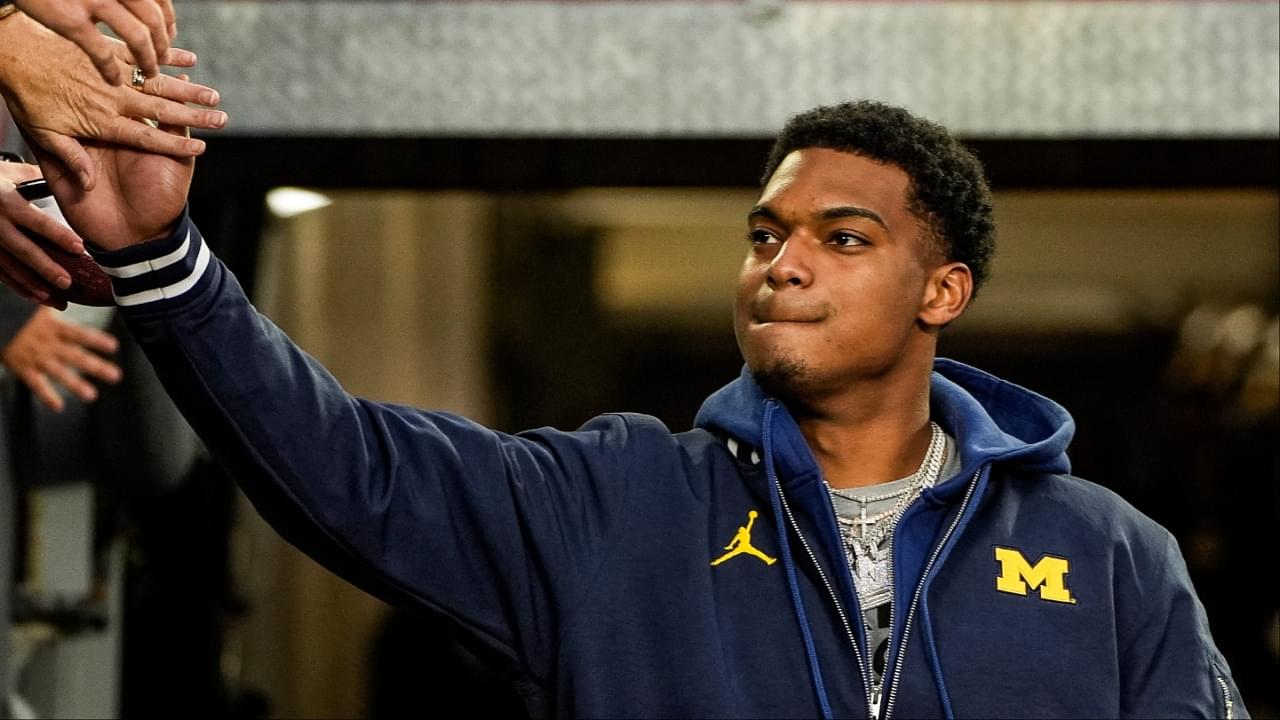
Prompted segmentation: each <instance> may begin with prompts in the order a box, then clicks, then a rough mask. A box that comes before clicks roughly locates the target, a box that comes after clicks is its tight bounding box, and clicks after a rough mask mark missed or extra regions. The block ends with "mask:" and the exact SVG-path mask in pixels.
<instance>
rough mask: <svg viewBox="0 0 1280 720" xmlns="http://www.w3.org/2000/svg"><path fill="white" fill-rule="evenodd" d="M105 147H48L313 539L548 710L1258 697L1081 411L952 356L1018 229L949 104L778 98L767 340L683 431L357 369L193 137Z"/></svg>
mask: <svg viewBox="0 0 1280 720" xmlns="http://www.w3.org/2000/svg"><path fill="white" fill-rule="evenodd" d="M90 150H91V151H92V152H93V153H95V154H96V156H97V157H96V159H97V160H98V162H99V165H100V166H101V167H103V168H106V172H104V173H103V181H101V182H99V185H98V187H97V188H96V189H95V190H94V191H92V192H90V193H88V194H83V195H78V194H77V193H76V192H75V185H74V183H73V182H72V181H71V179H70V178H69V177H67V176H66V174H65V172H64V171H63V170H61V169H60V168H57V167H55V166H54V165H53V164H50V165H49V166H48V167H46V174H47V175H48V176H49V180H50V182H51V184H52V186H53V187H54V189H55V193H56V194H57V196H58V199H59V201H60V203H62V204H63V211H64V213H65V214H66V215H67V217H68V218H69V219H70V221H71V223H72V225H73V226H74V227H75V228H76V230H77V231H79V232H80V233H81V234H82V235H83V236H84V237H85V238H86V239H87V240H89V241H90V242H92V243H94V244H96V245H97V246H98V247H99V248H102V251H99V252H98V253H97V258H98V260H99V262H100V264H101V265H102V266H103V267H104V268H106V269H107V271H108V273H109V274H111V275H112V276H113V278H114V280H113V282H114V288H115V294H116V297H117V300H118V302H119V304H120V305H121V306H122V309H123V312H124V313H125V314H126V315H127V316H128V317H129V320H130V325H131V329H132V331H133V333H134V334H135V336H136V337H137V339H138V341H139V342H140V343H141V344H142V345H143V346H144V347H145V348H146V350H147V353H148V355H149V356H150V357H151V359H152V362H153V363H154V364H155V366H156V368H157V370H158V371H159V373H160V375H161V377H162V379H163V380H164V382H165V384H166V386H167V388H168V390H169V392H170V393H171V394H172V395H173V397H174V398H175V400H177V401H178V403H179V405H180V407H182V409H183V411H184V412H185V413H186V415H187V417H188V418H189V419H190V420H191V422H192V424H193V425H194V426H195V427H196V428H197V430H198V431H199V432H200V433H201V435H202V436H203V437H204V439H205V441H206V443H207V444H208V445H209V447H210V448H211V449H212V450H213V451H214V453H215V454H216V455H217V456H218V457H219V458H220V459H221V460H222V462H223V463H225V464H226V465H227V467H228V468H229V469H230V470H231V471H232V473H233V474H234V475H235V476H236V477H237V478H238V480H239V481H240V483H241V484H242V486H243V487H244V489H245V492H246V493H247V494H248V495H249V497H250V498H251V499H252V500H253V501H254V502H255V504H256V505H257V507H258V509H259V510H260V511H261V512H262V514H263V515H264V516H265V517H266V518H267V519H268V520H269V521H270V522H272V523H273V524H274V526H275V527H276V528H277V529H278V530H279V532H280V533H281V534H282V535H284V536H285V537H286V538H287V539H289V540H290V541H291V542H293V543H295V544H296V545H298V546H299V547H301V548H302V549H304V550H305V551H306V552H308V553H310V554H311V555H312V556H313V557H315V558H317V559H318V560H320V561H321V562H323V563H325V564H326V565H327V566H328V567H330V568H331V569H333V570H334V571H335V572H337V573H339V574H341V575H343V576H344V577H346V578H347V579H349V580H351V581H352V582H354V583H356V584H358V585H360V586H362V587H364V588H365V589H367V590H369V591H370V592H373V593H375V594H377V595H379V596H381V597H384V598H386V599H388V600H390V601H392V602H407V603H416V604H418V605H421V606H423V607H426V608H429V609H430V610H432V611H434V612H437V613H440V614H442V615H444V616H447V617H448V618H450V619H452V621H453V622H455V623H456V624H457V625H458V626H459V627H460V628H461V629H462V630H464V631H465V632H466V633H467V634H468V635H469V636H470V637H471V638H472V639H473V640H474V642H475V643H477V644H478V645H480V646H484V647H486V648H487V649H488V650H490V651H492V652H493V653H495V654H496V655H497V657H499V658H501V659H502V661H504V662H505V663H506V664H507V665H508V666H509V667H510V669H511V671H512V673H513V676H514V678H515V684H516V687H517V689H518V690H519V691H520V692H521V694H522V695H523V697H524V698H525V699H526V702H527V703H528V706H529V708H530V710H531V712H532V713H533V714H534V715H538V716H543V715H576V716H587V717H606V716H607V717H615V716H638V717H660V716H682V717H694V716H697V717H814V716H818V715H822V716H827V717H867V716H878V717H882V718H889V717H944V716H956V717H974V716H980V717H1031V716H1061V717H1121V716H1134V717H1174V716H1217V717H1224V716H1225V717H1231V716H1236V717H1243V716H1245V712H1244V707H1243V705H1242V704H1241V701H1240V698H1239V696H1238V693H1237V692H1236V690H1235V687H1234V684H1233V683H1232V681H1231V676H1230V671H1229V670H1228V668H1227V666H1226V663H1225V661H1224V660H1223V658H1222V657H1221V655H1220V654H1219V653H1218V651H1217V649H1216V648H1215V646H1214V643H1213V640H1212V638H1211V637H1210V636H1209V632H1208V628H1207V624H1206V621H1205V617H1204V613H1203V611H1202V609H1201V607H1200V604H1199V602H1198V601H1197V600H1196V596H1195V593H1194V591H1193V590H1192V588H1191V585H1190V582H1189V580H1188V578H1187V573H1186V569H1185V567H1184V564H1183V561H1182V559H1181V557H1180V554H1179V552H1178V548H1177V546H1176V544H1175V542H1174V540H1173V538H1172V537H1171V536H1170V535H1169V534H1168V533H1167V532H1166V531H1164V530H1163V529H1161V528H1160V527H1158V526H1157V525H1155V524H1154V523H1153V522H1152V521H1150V520H1149V519H1147V518H1145V517H1144V516H1142V515H1141V514H1140V513H1138V512H1137V511H1136V510H1134V509H1133V508H1132V507H1130V506H1129V505H1128V504H1126V503H1125V502H1124V501H1122V500H1121V499H1119V498H1118V497H1116V496H1115V495H1114V494H1112V493H1110V492H1109V491H1107V490H1105V489H1103V488H1100V487H1098V486H1095V485H1092V484H1089V483H1087V482H1085V481H1083V480H1080V479H1078V478H1075V477H1072V476H1071V475H1069V474H1068V473H1069V464H1068V461H1067V457H1066V454H1065V450H1066V448H1067V444H1068V442H1069V440H1070V438H1071V434H1072V430H1073V424H1072V421H1071V418H1070V417H1069V416H1068V415H1067V413H1066V411H1064V410H1063V409H1062V408H1061V407H1059V406H1058V405H1056V404H1055V403H1053V402H1052V401H1050V400H1048V399H1046V398H1043V397H1041V396H1039V395H1036V394H1034V393H1032V392H1030V391H1027V390H1024V389H1022V388H1019V387H1017V386H1014V385H1011V384H1008V383H1005V382H1003V381H1001V380H998V379H996V378H994V377H991V376H989V375H986V374H984V373H982V372H981V371H978V370H975V369H973V368H969V367H965V366H963V365H959V364H957V363H953V362H949V361H945V360H936V361H935V359H934V353H935V346H936V341H937V336H938V333H939V332H940V331H941V329H942V328H943V327H945V326H946V325H947V324H948V323H951V322H953V321H955V320H956V319H957V318H959V316H960V315H961V314H962V313H963V312H964V310H965V308H966V307H967V305H968V303H969V302H970V300H971V299H972V297H973V293H974V291H975V290H976V288H977V287H978V286H979V285H980V283H981V281H982V279H983V278H984V276H985V274H986V264H987V259H988V257H989V256H990V253H991V248H992V235H993V225H992V220H991V209H990V202H989V197H988V191H987V189H986V184H985V181H984V179H983V177H982V171H981V168H980V166H979V165H978V163H977V162H976V161H975V160H974V159H973V158H972V157H971V156H970V155H969V154H968V153H967V152H966V151H965V150H964V149H963V148H962V147H961V146H960V145H959V144H958V143H957V142H956V141H955V140H954V139H952V138H951V137H950V136H949V135H948V134H947V133H946V131H945V130H943V129H942V128H940V127H938V126H936V125H933V124H931V123H928V122H926V121H923V120H920V119H918V118H915V117H912V116H911V115H909V114H908V113H906V112H905V111H903V110H900V109H896V108H891V107H887V106H884V105H880V104H876V103H868V102H861V103H851V104H845V105H840V106H837V107H831V108H819V109H817V110H814V111H812V112H809V113H806V114H804V115H801V116H799V117H797V118H795V119H794V120H792V122H791V123H790V124H788V126H787V128H786V129H784V130H783V132H782V134H781V136H780V137H779V139H778V142H777V145H776V146H775V149H774V151H773V153H772V156H771V158H770V160H769V163H768V167H767V171H766V175H765V184H764V188H763V191H762V193H761V196H760V199H759V201H758V203H757V205H756V207H754V208H753V209H751V210H750V212H749V213H748V217H747V221H748V243H747V247H746V248H745V250H746V260H745V262H744V264H743V267H742V273H741V278H740V283H739V287H738V292H737V299H736V303H735V311H734V315H735V318H734V323H735V330H736V333H737V337H738V341H739V344H740V347H741V349H742V353H743V356H744V358H745V360H746V367H745V369H744V370H743V373H742V375H741V376H740V377H739V378H738V379H737V380H735V381H733V382H732V383H730V384H729V385H728V386H726V387H725V388H723V389H721V390H720V391H718V392H716V393H715V394H714V395H712V396H711V397H710V398H708V400H707V401H706V403H705V404H704V405H703V407H702V409H701V411H700V413H699V415H698V419H697V422H696V425H697V427H696V428H695V429H693V430H690V431H687V432H681V433H673V432H671V431H670V430H668V429H667V428H666V427H664V426H663V425H662V424H660V423H659V422H658V421H656V420H655V419H653V418H649V417H644V416H638V415H626V414H618V415H606V416H602V417H598V418H596V419H594V420H592V421H590V422H588V423H587V424H586V425H584V426H583V427H582V428H580V429H579V430H577V431H576V432H561V431H556V430H550V429H540V430H534V431H530V432H526V433H522V434H519V435H514V436H513V435H506V434H502V433H498V432H494V431H492V430H488V429H486V428H483V427H481V426H479V425H477V424H475V423H472V422H470V421H468V420H466V419H464V418H460V417H457V416H454V415H448V414H443V413H431V412H426V411H421V410H414V409H410V408H404V407H398V406H389V405H383V404H378V403H373V402H368V401H364V400H361V399H358V398H354V397H351V396H350V395H348V394H347V393H346V392H345V391H343V389H342V388H341V387H340V386H339V385H338V383H337V382H336V381H335V380H334V379H333V377H332V376H330V375H329V374H328V373H327V372H326V371H325V370H324V368H322V367H320V366H319V365H318V364H317V363H316V362H315V361H314V360H313V359H312V358H310V357H308V356H307V355H305V354H304V353H303V352H301V351H300V350H299V349H298V348H297V347H296V346H294V345H293V343H292V342H290V341H289V339H288V338H287V337H285V336H284V335H283V334H282V333H281V332H280V331H279V330H278V329H277V328H275V327H274V326H273V325H272V324H271V323H270V322H269V321H268V320H266V319H265V318H263V317H262V316H261V315H259V314H258V313H257V312H256V311H255V310H254V309H253V307H252V306H251V305H250V304H249V303H248V301H247V300H246V298H245V296H244V294H243V293H242V292H241V290H240V288H239V286H238V285H237V283H236V281H235V279H234V278H233V277H232V276H231V275H230V274H229V273H228V272H227V271H226V269H225V268H224V267H223V266H222V264H221V263H220V262H218V260H217V259H216V258H213V257H212V256H211V255H210V253H209V251H208V249H207V247H206V246H205V245H204V243H203V241H202V240H201V238H200V235H199V232H198V231H197V230H196V229H195V228H194V227H193V226H192V224H191V223H190V222H189V220H188V219H187V218H186V217H185V214H184V212H183V206H184V203H185V190H186V185H187V181H188V179H189V168H190V165H189V164H183V163H181V162H180V161H175V160H172V159H169V158H164V157H159V156H142V155H138V154H136V153H131V152H130V151H113V150H103V149H101V148H90ZM120 208H132V209H134V210H133V211H132V212H131V213H121V212H119V209H120ZM148 239H151V241H150V242H142V241H144V240H148Z"/></svg>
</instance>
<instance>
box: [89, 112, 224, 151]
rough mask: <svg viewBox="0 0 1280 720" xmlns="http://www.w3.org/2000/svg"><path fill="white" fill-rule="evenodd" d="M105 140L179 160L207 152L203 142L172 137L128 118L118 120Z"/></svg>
mask: <svg viewBox="0 0 1280 720" xmlns="http://www.w3.org/2000/svg"><path fill="white" fill-rule="evenodd" d="M103 139H104V140H107V141H109V142H114V143H119V144H121V145H128V146H129V147H133V148H137V149H139V150H146V151H147V152H153V153H158V154H161V155H169V156H172V157H179V158H183V157H195V156H196V155H199V154H201V153H203V152H204V150H205V144H204V141H203V140H197V139H195V138H187V137H181V136H177V135H171V134H169V133H167V132H165V131H163V130H160V129H158V128H153V127H151V126H150V125H146V124H144V123H141V122H138V121H136V120H129V119H127V118H120V119H118V120H117V121H116V122H115V123H114V124H113V125H112V126H111V128H110V130H109V132H108V134H107V135H106V136H104V138H103Z"/></svg>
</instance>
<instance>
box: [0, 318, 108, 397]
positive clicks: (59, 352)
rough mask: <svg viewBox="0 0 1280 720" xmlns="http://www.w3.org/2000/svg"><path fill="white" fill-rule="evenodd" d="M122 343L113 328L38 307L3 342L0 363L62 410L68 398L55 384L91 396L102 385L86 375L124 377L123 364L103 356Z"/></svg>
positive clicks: (103, 379)
mask: <svg viewBox="0 0 1280 720" xmlns="http://www.w3.org/2000/svg"><path fill="white" fill-rule="evenodd" d="M118 347H119V342H118V341H117V340H116V339H115V337H113V336H112V335H111V334H109V333H105V332H103V331H101V330H98V329H96V328H91V327H84V326H81V325H77V324H75V323H73V322H68V321H66V320H63V319H62V318H61V317H59V316H58V313H57V312H56V311H54V310H52V309H50V308H40V309H38V310H36V312H35V313H34V314H32V316H31V319H30V320H28V321H27V324H26V325H23V326H22V329H21V330H19V331H18V333H17V334H16V335H14V336H13V339H12V340H10V341H9V344H8V345H5V346H4V347H3V348H0V364H3V365H4V366H5V367H7V368H8V369H9V371H10V372H12V373H13V374H14V375H15V376H17V378H18V379H19V380H21V381H22V382H23V384H25V385H26V386H27V387H29V388H31V392H32V394H33V395H35V396H36V397H37V398H38V399H39V400H40V402H42V403H44V404H45V405H46V406H48V408H49V409H50V410H53V411H54V412H61V411H62V408H63V407H64V404H63V401H62V396H61V394H60V393H58V391H57V389H56V387H55V386H58V385H60V386H62V387H64V388H66V389H67V390H68V391H69V392H70V393H71V394H73V395H75V396H76V397H78V398H80V399H81V400H82V401H84V402H93V401H94V400H96V399H97V397H98V390H97V388H95V387H94V386H93V383H91V382H89V380H87V379H86V377H88V378H94V379H97V380H98V381H100V382H106V383H114V382H117V381H119V380H120V367H119V366H118V365H116V364H115V363H113V362H111V361H110V360H107V359H106V358H105V357H104V356H105V355H109V354H111V353H114V352H115V351H116V349H117V348H118Z"/></svg>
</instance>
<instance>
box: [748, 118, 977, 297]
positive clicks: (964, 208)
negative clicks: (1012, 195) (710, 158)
mask: <svg viewBox="0 0 1280 720" xmlns="http://www.w3.org/2000/svg"><path fill="white" fill-rule="evenodd" d="M805 148H826V149H829V150H839V151H841V152H847V153H853V154H855V155H861V156H863V157H867V158H870V159H872V160H875V161H877V162H882V163H887V164H890V165H894V166H896V167H898V168H901V169H902V170H903V172H905V173H906V174H907V176H908V177H909V178H911V187H910V189H909V190H908V192H909V197H908V198H907V203H908V205H907V206H908V208H910V209H911V211H912V212H913V213H915V215H916V216H917V217H919V218H920V219H921V220H922V221H924V222H925V224H926V226H927V227H928V228H929V229H930V230H931V232H932V234H933V236H934V239H935V240H936V241H937V242H938V244H939V249H940V250H941V251H942V253H943V254H944V255H945V256H946V258H947V260H948V261H951V262H962V263H964V264H965V265H968V266H969V271H970V272H971V273H972V274H973V292H974V294H975V295H976V294H977V292H978V288H979V287H980V286H981V285H982V283H983V282H984V281H985V280H986V279H987V276H988V274H989V273H990V263H991V258H992V255H994V254H995V234H996V233H995V220H994V219H993V217H992V212H991V189H990V188H989V187H988V186H987V179H986V176H985V174H984V172H983V169H982V164H981V163H980V162H978V159H977V158H976V157H974V155H973V153H972V152H970V151H969V150H968V149H967V148H965V147H964V145H962V144H960V142H959V141H958V140H956V139H955V138H954V137H952V136H951V133H949V132H947V129H946V128H944V127H942V126H941V125H938V124H937V123H934V122H930V121H928V120H925V119H923V118H919V117H916V116H914V115H912V114H911V113H909V112H907V111H906V110H904V109H902V108H899V107H893V106H891V105H885V104H884V103H879V102H872V101H869V100H860V101H857V102H846V103H841V104H839V105H831V106H822V107H817V108H814V109H812V110H809V111H808V112H804V113H801V114H799V115H796V116H795V117H793V118H791V120H790V121H788V122H787V124H786V127H784V128H783V129H782V132H781V133H779V134H778V139H777V140H776V141H774V144H773V149H772V150H771V151H770V152H769V160H768V162H767V163H766V164H765V168H764V177H763V178H762V179H761V181H760V182H761V184H762V185H764V184H767V183H768V182H769V178H771V177H773V173H774V171H776V170H777V169H778V165H779V164H781V163H782V160H783V158H785V157H786V156H787V155H789V154H791V153H792V152H793V151H795V150H803V149H805Z"/></svg>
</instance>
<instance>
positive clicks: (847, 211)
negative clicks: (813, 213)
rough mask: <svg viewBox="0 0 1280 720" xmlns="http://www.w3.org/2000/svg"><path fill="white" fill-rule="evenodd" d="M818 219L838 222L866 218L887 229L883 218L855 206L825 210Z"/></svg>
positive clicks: (871, 211)
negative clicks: (843, 219) (849, 218)
mask: <svg viewBox="0 0 1280 720" xmlns="http://www.w3.org/2000/svg"><path fill="white" fill-rule="evenodd" d="M818 217H820V218H822V219H823V220H838V219H840V218H848V217H859V218H866V219H868V220H870V221H871V222H874V223H875V224H877V225H879V226H880V227H882V228H884V229H885V230H888V229H889V225H888V223H886V222H885V221H884V218H882V217H880V214H879V213H877V212H876V211H874V210H868V209H867V208H864V207H857V206H856V205H847V206H843V207H833V208H827V209H826V210H823V211H822V212H820V213H818Z"/></svg>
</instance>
